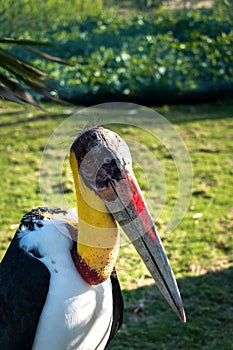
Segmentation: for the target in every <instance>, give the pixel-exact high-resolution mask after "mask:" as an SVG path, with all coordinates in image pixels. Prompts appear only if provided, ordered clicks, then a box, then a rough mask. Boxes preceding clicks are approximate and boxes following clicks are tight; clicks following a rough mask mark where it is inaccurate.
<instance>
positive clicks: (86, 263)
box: [70, 151, 119, 284]
mask: <svg viewBox="0 0 233 350" xmlns="http://www.w3.org/2000/svg"><path fill="white" fill-rule="evenodd" d="M70 164H71V168H72V172H73V177H74V183H75V190H76V198H77V208H78V220H79V224H78V226H79V233H78V242H77V253H78V255H79V257H80V269H79V270H80V271H79V272H80V274H81V275H82V277H83V278H84V279H85V280H86V281H87V282H88V283H90V284H98V283H101V282H103V281H104V280H106V279H107V278H108V277H109V276H110V275H111V272H112V270H113V268H114V264H115V261H116V258H117V255H118V250H119V248H118V245H119V244H118V243H119V232H118V231H119V229H118V226H117V224H116V221H115V220H114V218H113V216H112V215H111V214H110V213H108V212H107V210H106V207H105V205H104V202H103V201H102V200H101V199H100V198H99V197H98V196H97V195H96V194H95V193H94V191H91V190H90V189H89V188H88V187H87V186H86V185H85V183H84V182H83V180H82V178H81V176H80V175H79V171H78V161H77V159H76V156H75V154H74V152H73V151H71V154H70ZM93 276H96V277H93Z"/></svg>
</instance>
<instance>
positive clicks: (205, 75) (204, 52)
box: [31, 9, 233, 104]
mask: <svg viewBox="0 0 233 350" xmlns="http://www.w3.org/2000/svg"><path fill="white" fill-rule="evenodd" d="M45 37H47V38H49V40H50V42H54V43H56V47H55V48H53V49H52V51H51V50H50V53H52V54H54V55H57V56H59V57H62V58H64V59H68V60H70V61H71V62H72V63H74V64H75V65H74V66H72V67H63V66H59V65H56V64H54V63H51V62H50V63H46V62H44V61H41V62H40V65H41V67H42V69H46V70H48V71H49V72H50V73H51V75H52V76H53V77H54V79H55V81H59V84H58V86H57V87H58V89H59V90H60V91H62V95H63V97H64V96H65V97H66V98H67V99H69V100H72V101H76V102H78V103H87V104H88V103H95V102H101V101H105V100H119V99H120V100H126V101H127V100H131V101H137V102H141V103H150V104H156V103H174V102H194V101H205V100H212V99H216V98H218V99H219V98H223V97H226V96H228V97H231V96H232V92H233V30H232V18H231V16H230V15H229V16H224V17H221V16H219V13H216V12H215V11H214V10H211V9H208V10H207V9H201V10H189V11H175V12H171V11H169V12H168V11H162V10H158V11H157V12H156V16H155V18H152V17H148V16H143V15H141V14H140V15H138V16H136V17H133V18H126V17H123V16H114V17H110V18H109V17H107V16H105V15H102V16H98V17H88V18H86V19H85V20H80V19H79V20H77V21H73V22H71V23H69V24H68V25H64V26H59V27H57V28H55V29H53V30H50V32H47V33H46V35H45V33H41V34H40V35H37V36H36V38H37V39H40V40H41V39H42V38H43V39H44V38H45ZM33 38H34V37H33ZM31 59H34V58H33V57H31ZM37 63H38V62H37Z"/></svg>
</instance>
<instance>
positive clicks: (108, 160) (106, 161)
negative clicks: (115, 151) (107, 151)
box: [104, 157, 112, 164]
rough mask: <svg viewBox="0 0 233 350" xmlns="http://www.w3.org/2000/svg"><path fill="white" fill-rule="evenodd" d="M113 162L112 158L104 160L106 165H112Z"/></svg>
mask: <svg viewBox="0 0 233 350" xmlns="http://www.w3.org/2000/svg"><path fill="white" fill-rule="evenodd" d="M111 162H112V159H111V158H108V157H105V158H104V164H110V163H111Z"/></svg>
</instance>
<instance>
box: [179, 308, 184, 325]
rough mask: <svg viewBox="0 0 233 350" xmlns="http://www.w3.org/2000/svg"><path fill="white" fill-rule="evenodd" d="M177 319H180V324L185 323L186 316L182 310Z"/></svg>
mask: <svg viewBox="0 0 233 350" xmlns="http://www.w3.org/2000/svg"><path fill="white" fill-rule="evenodd" d="M179 318H180V320H181V322H183V323H186V315H185V312H184V309H183V308H182V309H181V310H180V313H179Z"/></svg>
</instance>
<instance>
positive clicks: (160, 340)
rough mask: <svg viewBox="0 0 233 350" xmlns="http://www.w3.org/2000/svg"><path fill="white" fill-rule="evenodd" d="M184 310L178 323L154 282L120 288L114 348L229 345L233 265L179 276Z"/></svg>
mask: <svg viewBox="0 0 233 350" xmlns="http://www.w3.org/2000/svg"><path fill="white" fill-rule="evenodd" d="M178 284H179V287H180V290H181V294H182V298H183V301H184V305H185V311H186V315H187V323H186V324H182V323H181V322H180V321H179V320H178V319H177V318H176V315H175V314H173V313H172V311H171V310H170V309H169V307H168V306H167V305H166V303H165V302H164V301H163V299H162V298H161V296H160V295H159V292H158V291H157V290H156V289H155V287H153V286H150V287H142V288H138V289H136V290H132V291H124V292H123V294H124V300H125V322H124V325H123V326H122V329H121V331H120V332H119V333H118V335H117V336H116V338H115V340H114V341H113V343H112V345H111V346H110V349H112V350H121V349H127V350H131V349H132V350H133V349H146V350H155V349H163V350H165V349H166V350H171V349H172V350H174V349H185V350H186V349H187V350H192V349H198V350H221V349H222V350H230V349H232V341H233V297H232V293H233V267H231V268H229V269H226V270H221V271H218V272H209V273H207V274H205V275H202V276H198V277H187V278H184V279H180V280H179V281H178Z"/></svg>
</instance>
